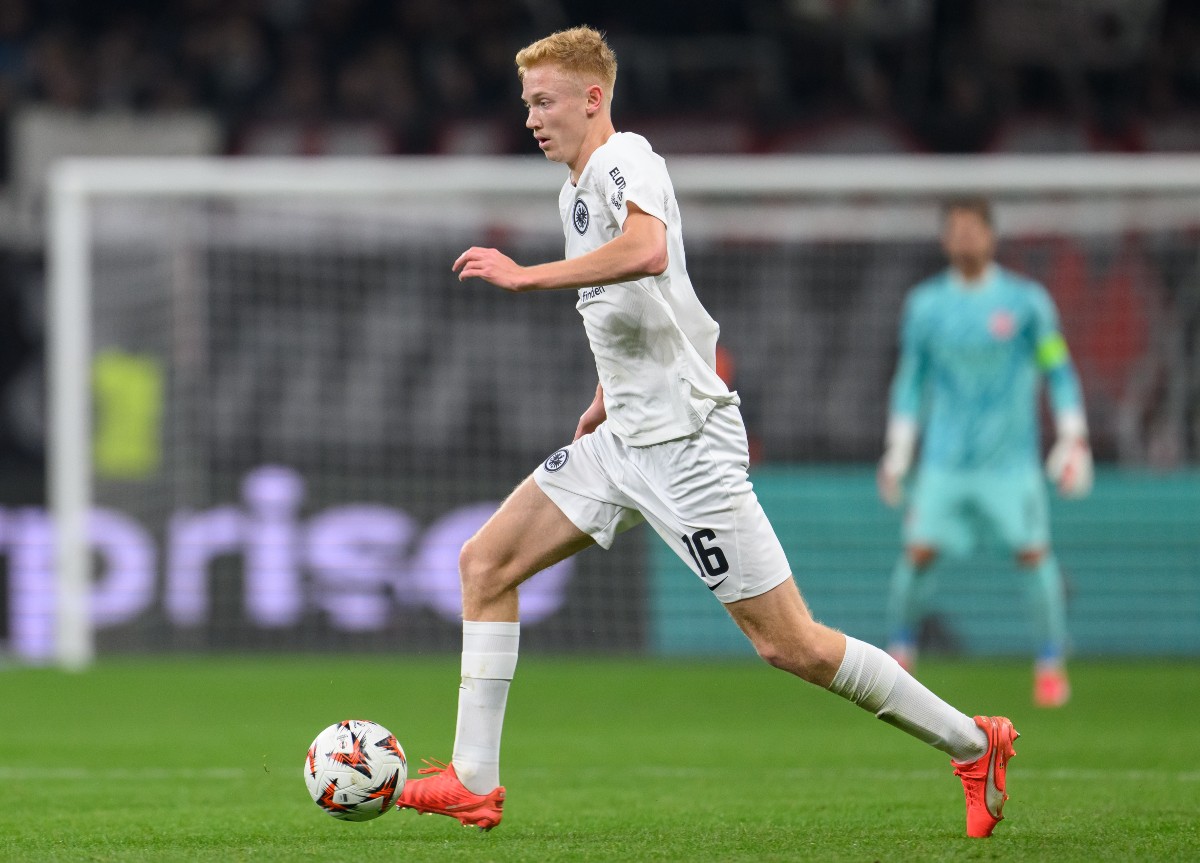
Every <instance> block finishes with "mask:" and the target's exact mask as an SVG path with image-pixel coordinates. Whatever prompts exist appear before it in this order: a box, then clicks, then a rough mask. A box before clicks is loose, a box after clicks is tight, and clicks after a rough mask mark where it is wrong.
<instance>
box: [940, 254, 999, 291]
mask: <svg viewBox="0 0 1200 863" xmlns="http://www.w3.org/2000/svg"><path fill="white" fill-rule="evenodd" d="M999 272H1000V268H999V267H997V266H996V264H995V262H992V263H990V264H988V265H987V268H986V269H985V270H984V271H983V274H982V275H980V277H979V278H978V279H974V280H972V281H969V282H968V281H967V280H966V279H964V278H963V277H962V276H960V275H959V274H958V270H956V269H954V267H951V268H950V270H949V273H948V275H949V282H950V287H952V288H954V289H955V290H956V291H962V292H963V293H972V294H975V293H978V292H980V291H985V290H987V289H988V288H990V287H991V286H992V285H994V284H995V283H996V276H997V275H998V274H999Z"/></svg>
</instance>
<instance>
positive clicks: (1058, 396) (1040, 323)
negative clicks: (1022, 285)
mask: <svg viewBox="0 0 1200 863" xmlns="http://www.w3.org/2000/svg"><path fill="white" fill-rule="evenodd" d="M1033 306H1034V308H1033V326H1034V351H1035V357H1036V360H1037V365H1038V368H1039V369H1040V370H1041V372H1042V374H1044V375H1045V376H1046V383H1047V386H1048V389H1049V394H1050V404H1051V405H1052V406H1053V407H1054V413H1055V414H1056V415H1061V414H1063V413H1067V412H1080V413H1081V412H1082V411H1083V393H1082V389H1081V388H1080V386H1079V376H1078V374H1076V372H1075V364H1074V363H1072V362H1071V353H1070V351H1068V350H1067V340H1066V339H1065V338H1063V334H1062V327H1061V326H1060V324H1059V319H1058V309H1057V308H1055V306H1054V300H1052V299H1051V298H1050V295H1049V294H1048V293H1047V292H1046V290H1045V289H1044V288H1042V287H1041V286H1040V285H1039V286H1037V287H1036V289H1035V291H1034V293H1033Z"/></svg>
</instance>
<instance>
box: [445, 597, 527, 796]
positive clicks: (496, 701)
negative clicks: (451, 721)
mask: <svg viewBox="0 0 1200 863" xmlns="http://www.w3.org/2000/svg"><path fill="white" fill-rule="evenodd" d="M520 633H521V624H519V623H504V622H497V623H489V622H482V621H476V620H464V621H463V652H462V683H461V684H460V685H459V688H458V689H459V691H458V725H457V728H456V731H455V735H454V755H453V756H452V757H451V761H452V762H453V763H454V772H455V773H457V774H458V778H459V779H460V780H461V781H462V784H463V785H465V786H466V787H467V790H469V791H471V792H473V793H475V794H487V793H488V792H489V791H491V790H492V789H493V788H495V787H496V786H497V785H499V784H500V732H501V730H502V729H503V727H504V705H505V703H506V702H507V701H508V687H509V684H510V683H511V682H512V679H513V673H514V672H515V671H516V669H517V644H518V642H519V641H520Z"/></svg>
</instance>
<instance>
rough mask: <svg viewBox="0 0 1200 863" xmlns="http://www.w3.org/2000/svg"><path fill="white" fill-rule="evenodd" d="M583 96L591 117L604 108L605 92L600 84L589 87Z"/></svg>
mask: <svg viewBox="0 0 1200 863" xmlns="http://www.w3.org/2000/svg"><path fill="white" fill-rule="evenodd" d="M583 96H584V104H585V105H586V107H587V112H588V116H589V117H590V116H591V115H593V114H595V113H597V112H598V111H599V110H600V109H601V108H603V107H604V91H603V90H602V89H601V88H600V85H599V84H593V85H591V86H590V87H588V88H587V89H586V90H584V91H583Z"/></svg>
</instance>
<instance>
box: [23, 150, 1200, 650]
mask: <svg viewBox="0 0 1200 863" xmlns="http://www.w3.org/2000/svg"><path fill="white" fill-rule="evenodd" d="M670 170H671V175H672V179H673V181H674V183H675V187H676V190H677V192H678V193H679V196H680V197H681V198H686V197H688V196H697V197H707V198H718V199H741V200H755V199H759V198H763V197H771V198H776V197H785V196H808V197H810V198H816V199H839V200H842V201H849V202H850V203H851V204H852V203H853V201H854V200H856V199H870V198H872V197H880V196H885V197H886V196H891V197H895V196H903V195H910V194H911V195H919V196H922V197H926V198H928V197H936V196H948V195H955V194H964V193H980V194H985V195H989V196H1003V195H1017V194H1028V193H1037V194H1039V195H1054V194H1063V195H1071V194H1081V193H1092V194H1095V193H1099V194H1130V193H1132V194H1143V193H1144V194H1154V193H1168V194H1169V193H1184V194H1200V156H1182V155H1181V156H1176V155H1149V156H1132V155H1116V156H1088V155H1070V156H953V157H934V156H898V157H891V156H888V157H798V156H739V157H676V158H672V159H670ZM562 180H563V169H562V167H561V166H558V165H552V164H548V163H546V162H544V161H543V160H542V159H540V158H538V157H511V158H503V157H497V158H439V157H411V158H396V159H323V160H312V159H245V158H236V157H229V158H204V159H141V158H137V159H134V158H129V159H113V158H105V159H69V160H64V161H61V162H59V163H57V164H56V165H55V166H54V167H53V169H52V171H51V173H50V177H49V187H48V208H47V222H46V230H47V244H46V245H47V269H48V298H49V305H48V309H49V313H48V317H47V320H48V359H49V374H48V393H47V404H48V411H49V428H50V434H49V440H48V490H49V503H50V510H51V513H52V518H53V525H54V538H55V539H54V551H55V555H56V557H55V559H56V567H55V573H56V591H57V598H56V609H57V619H56V626H55V633H56V635H55V638H56V642H55V643H56V660H57V662H58V664H60V665H61V666H63V667H64V668H68V669H83V668H86V667H87V666H88V665H89V664H90V663H91V662H92V661H93V659H94V657H95V639H94V633H93V628H92V626H91V623H90V609H89V603H88V595H89V589H90V584H91V579H92V573H91V572H90V555H89V549H88V542H87V513H88V511H89V509H90V505H91V501H92V482H91V457H90V452H89V449H90V442H91V425H92V423H91V409H92V402H91V390H90V386H89V378H90V375H89V372H90V357H91V333H90V320H91V290H92V284H91V271H90V263H91V255H92V238H91V233H90V231H91V226H90V224H89V216H88V207H89V204H90V202H91V200H92V199H94V198H96V197H98V196H102V195H120V196H121V197H123V198H138V197H142V198H161V197H179V198H187V197H212V196H216V197H222V196H224V197H229V198H276V199H286V198H296V197H305V198H346V199H355V200H364V201H383V200H390V199H408V200H410V201H416V202H421V201H429V202H435V201H440V200H442V199H444V198H446V197H447V196H450V197H455V198H458V199H460V200H463V201H466V202H468V203H469V202H470V201H471V200H472V198H478V197H480V196H483V195H505V194H517V195H524V196H528V195H530V194H531V193H536V194H540V193H541V190H543V189H544V190H545V201H546V203H545V206H546V209H547V212H549V213H550V216H549V217H550V218H551V219H554V217H555V215H556V214H555V213H554V212H553V208H554V197H553V196H554V194H555V191H556V190H557V189H558V187H559V185H560V184H561V183H562ZM797 236H799V235H797Z"/></svg>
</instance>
